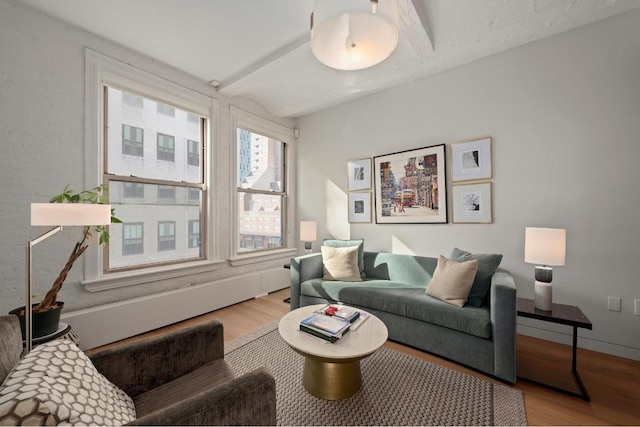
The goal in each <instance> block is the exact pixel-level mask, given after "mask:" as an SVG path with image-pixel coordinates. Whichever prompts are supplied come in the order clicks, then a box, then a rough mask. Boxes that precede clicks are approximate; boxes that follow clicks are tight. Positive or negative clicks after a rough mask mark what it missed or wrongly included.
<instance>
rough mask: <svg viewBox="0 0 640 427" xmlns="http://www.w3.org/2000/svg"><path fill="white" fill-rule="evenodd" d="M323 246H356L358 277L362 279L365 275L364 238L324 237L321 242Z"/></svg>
mask: <svg viewBox="0 0 640 427" xmlns="http://www.w3.org/2000/svg"><path fill="white" fill-rule="evenodd" d="M322 245H323V246H330V247H332V248H346V247H351V246H357V247H358V269H359V270H360V277H362V278H363V279H364V278H365V277H366V275H365V274H364V239H351V240H339V239H325V240H324V241H323V242H322Z"/></svg>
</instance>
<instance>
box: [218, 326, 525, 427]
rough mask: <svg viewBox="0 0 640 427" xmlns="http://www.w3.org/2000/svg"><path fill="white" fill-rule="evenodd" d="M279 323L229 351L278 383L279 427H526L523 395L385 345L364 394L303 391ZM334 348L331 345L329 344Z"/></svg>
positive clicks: (229, 356) (235, 363) (232, 360)
mask: <svg viewBox="0 0 640 427" xmlns="http://www.w3.org/2000/svg"><path fill="white" fill-rule="evenodd" d="M277 328H278V322H277V321H276V322H273V323H270V324H269V325H267V326H265V327H263V328H261V329H259V330H257V331H255V332H253V333H252V334H250V335H247V336H244V337H241V338H238V339H236V340H233V341H231V342H229V343H227V344H226V345H225V360H226V361H227V363H228V364H229V365H230V366H231V367H232V368H233V369H234V371H235V372H236V374H238V375H241V374H243V373H246V372H249V371H251V370H253V369H255V368H258V367H260V366H266V367H267V368H268V369H269V370H270V371H271V373H272V374H273V376H274V377H275V379H276V398H277V416H278V425H296V426H315V425H396V426H397V425H526V423H527V417H526V414H525V409H524V399H523V396H522V392H521V391H519V390H516V389H513V388H511V387H508V386H505V385H501V384H494V383H492V382H489V381H486V380H483V379H480V378H476V377H473V376H470V375H466V374H463V373H461V372H457V371H454V370H452V369H448V368H445V367H442V366H440V365H437V364H435V363H431V362H427V361H425V360H421V359H418V358H415V357H413V356H409V355H407V354H405V353H402V352H399V351H395V350H391V349H388V348H386V347H382V348H381V349H380V350H378V351H377V352H375V353H374V354H373V355H371V356H369V357H368V358H366V359H364V360H362V361H361V362H360V363H361V369H362V388H361V389H360V390H359V391H358V392H357V393H356V394H354V395H353V396H351V397H349V398H347V399H343V400H338V401H328V400H322V399H318V398H316V397H314V396H312V395H311V394H309V393H308V392H307V391H306V390H305V389H304V387H303V386H302V367H303V363H304V358H303V357H302V356H300V355H299V354H298V353H296V352H295V351H293V350H292V349H291V348H290V347H289V346H288V345H287V343H286V342H285V341H284V340H283V339H282V338H281V337H280V334H279V332H278V329H277ZM327 345H330V344H327Z"/></svg>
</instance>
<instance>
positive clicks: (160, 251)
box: [109, 181, 202, 269]
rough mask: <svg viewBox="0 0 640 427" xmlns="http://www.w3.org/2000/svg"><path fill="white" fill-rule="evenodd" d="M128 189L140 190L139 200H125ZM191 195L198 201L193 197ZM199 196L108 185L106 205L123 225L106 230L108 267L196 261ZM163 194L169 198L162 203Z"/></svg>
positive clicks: (165, 189)
mask: <svg viewBox="0 0 640 427" xmlns="http://www.w3.org/2000/svg"><path fill="white" fill-rule="evenodd" d="M131 188H136V189H141V190H140V193H138V194H142V197H136V198H131V197H127V192H128V191H132V190H130V189H131ZM161 189H162V190H161ZM136 191H138V190H136ZM194 192H195V193H196V194H197V195H198V196H199V197H193V194H194ZM199 193H201V191H200V190H199V189H197V188H196V189H194V188H187V187H178V186H169V185H163V186H159V185H155V184H142V183H132V182H120V181H110V182H109V203H110V204H111V205H112V206H113V207H114V208H115V212H116V216H117V217H118V218H120V220H121V221H122V222H123V224H111V225H110V226H109V234H110V236H111V239H110V242H109V267H110V268H112V269H118V268H129V267H137V266H142V265H148V264H157V263H159V262H168V261H185V260H191V259H200V258H201V257H202V251H201V248H200V244H201V237H200V232H201V231H200V230H201V228H200V218H201V202H200V201H201V200H202V196H201V195H200V194H199ZM163 194H164V195H167V194H172V195H173V198H170V199H164V198H162V197H160V196H161V195H163ZM194 224H197V226H196V225H194ZM196 235H197V236H196ZM196 237H197V238H196ZM194 242H197V244H196V245H195V246H194V245H193V243H194Z"/></svg>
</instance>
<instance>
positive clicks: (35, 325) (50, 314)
mask: <svg viewBox="0 0 640 427" xmlns="http://www.w3.org/2000/svg"><path fill="white" fill-rule="evenodd" d="M36 305H38V304H33V305H32V306H31V307H32V308H33V307H35V306H36ZM62 307H64V302H62V301H57V302H56V307H55V308H52V309H51V310H47V311H43V312H42V313H33V317H32V322H31V323H32V325H31V330H32V331H33V334H32V337H31V338H32V339H36V338H40V337H43V336H45V335H49V334H52V333H54V332H55V331H57V330H58V324H59V323H60V314H61V312H62ZM23 310H24V306H22V307H20V308H16V309H13V310H11V311H10V312H9V314H13V315H16V316H18V320H19V321H20V330H21V331H22V339H23V340H24V339H26V338H25V332H24V330H25V326H24V324H25V318H24V315H23V314H18V313H20V312H21V311H23Z"/></svg>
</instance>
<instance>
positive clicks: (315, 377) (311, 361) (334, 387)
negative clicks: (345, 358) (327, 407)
mask: <svg viewBox="0 0 640 427" xmlns="http://www.w3.org/2000/svg"><path fill="white" fill-rule="evenodd" d="M302 383H303V385H304V388H305V389H306V390H307V391H308V392H309V393H311V394H312V395H314V396H316V397H319V398H320V399H325V400H339V399H345V398H347V397H349V396H352V395H354V394H355V393H356V392H357V391H358V390H360V387H361V386H362V374H361V372H360V361H359V360H355V361H350V362H340V363H333V362H327V361H322V360H318V359H315V358H313V357H309V356H307V357H305V359H304V371H303V374H302Z"/></svg>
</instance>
